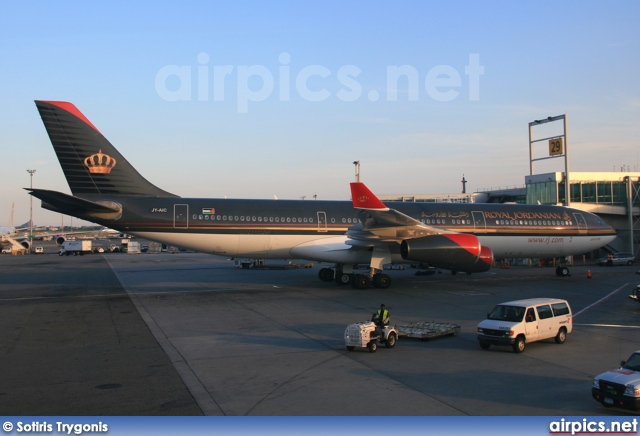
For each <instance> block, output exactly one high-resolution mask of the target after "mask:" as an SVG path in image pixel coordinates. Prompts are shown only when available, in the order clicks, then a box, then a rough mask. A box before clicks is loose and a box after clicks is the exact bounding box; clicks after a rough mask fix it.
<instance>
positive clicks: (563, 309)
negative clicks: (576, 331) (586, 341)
mask: <svg viewBox="0 0 640 436" xmlns="http://www.w3.org/2000/svg"><path fill="white" fill-rule="evenodd" d="M571 317H572V315H571V307H570V306H569V303H568V302H567V301H566V300H560V299H557V298H530V299H527V300H517V301H509V302H507V303H502V304H498V305H497V306H496V307H494V308H493V310H492V311H491V313H488V314H487V318H486V319H485V320H484V321H482V322H481V323H480V324H478V328H477V330H478V342H479V344H480V348H482V349H483V350H487V349H489V347H490V346H491V345H498V346H501V345H508V346H511V347H512V348H513V351H514V352H515V353H522V352H523V351H524V348H525V344H526V343H527V344H528V343H530V342H536V341H542V340H545V339H551V338H553V339H555V341H556V343H558V344H562V343H564V341H565V340H566V339H567V334H569V333H571V331H572V330H573V324H572V323H571Z"/></svg>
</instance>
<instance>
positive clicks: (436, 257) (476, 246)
mask: <svg viewBox="0 0 640 436" xmlns="http://www.w3.org/2000/svg"><path fill="white" fill-rule="evenodd" d="M400 254H401V255H402V258H403V259H404V260H407V261H409V262H420V263H426V264H428V265H430V266H433V267H436V268H444V269H450V270H452V271H461V272H466V273H473V272H484V271H488V270H489V268H491V265H492V264H493V252H492V251H491V249H490V248H489V247H483V246H481V245H480V241H478V238H477V237H476V236H474V235H468V234H464V233H451V234H442V235H432V236H425V237H423V238H416V239H407V240H404V241H402V245H401V246H400Z"/></svg>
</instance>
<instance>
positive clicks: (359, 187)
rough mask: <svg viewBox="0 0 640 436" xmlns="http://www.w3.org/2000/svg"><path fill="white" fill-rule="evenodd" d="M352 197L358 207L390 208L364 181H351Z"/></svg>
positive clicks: (354, 204)
mask: <svg viewBox="0 0 640 436" xmlns="http://www.w3.org/2000/svg"><path fill="white" fill-rule="evenodd" d="M351 199H352V201H353V207H355V208H356V209H374V210H389V208H388V207H387V206H385V205H384V203H383V202H381V201H380V200H379V199H378V197H376V196H375V194H374V193H373V192H371V191H370V190H369V188H367V187H366V186H365V184H364V183H361V182H354V183H351Z"/></svg>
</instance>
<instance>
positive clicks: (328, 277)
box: [318, 268, 334, 282]
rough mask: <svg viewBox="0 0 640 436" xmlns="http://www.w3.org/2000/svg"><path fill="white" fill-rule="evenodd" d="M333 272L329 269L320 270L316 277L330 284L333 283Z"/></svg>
mask: <svg viewBox="0 0 640 436" xmlns="http://www.w3.org/2000/svg"><path fill="white" fill-rule="evenodd" d="M333 276H334V272H333V270H332V269H331V268H322V269H320V271H318V277H319V278H320V280H322V281H323V282H332V281H333Z"/></svg>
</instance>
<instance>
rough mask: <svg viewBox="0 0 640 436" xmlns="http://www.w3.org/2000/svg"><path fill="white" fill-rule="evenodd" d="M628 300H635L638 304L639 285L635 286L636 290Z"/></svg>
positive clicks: (639, 299)
mask: <svg viewBox="0 0 640 436" xmlns="http://www.w3.org/2000/svg"><path fill="white" fill-rule="evenodd" d="M629 298H631V299H632V300H636V301H637V302H638V303H640V285H637V286H636V288H635V289H634V290H633V292H632V293H631V295H629Z"/></svg>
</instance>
